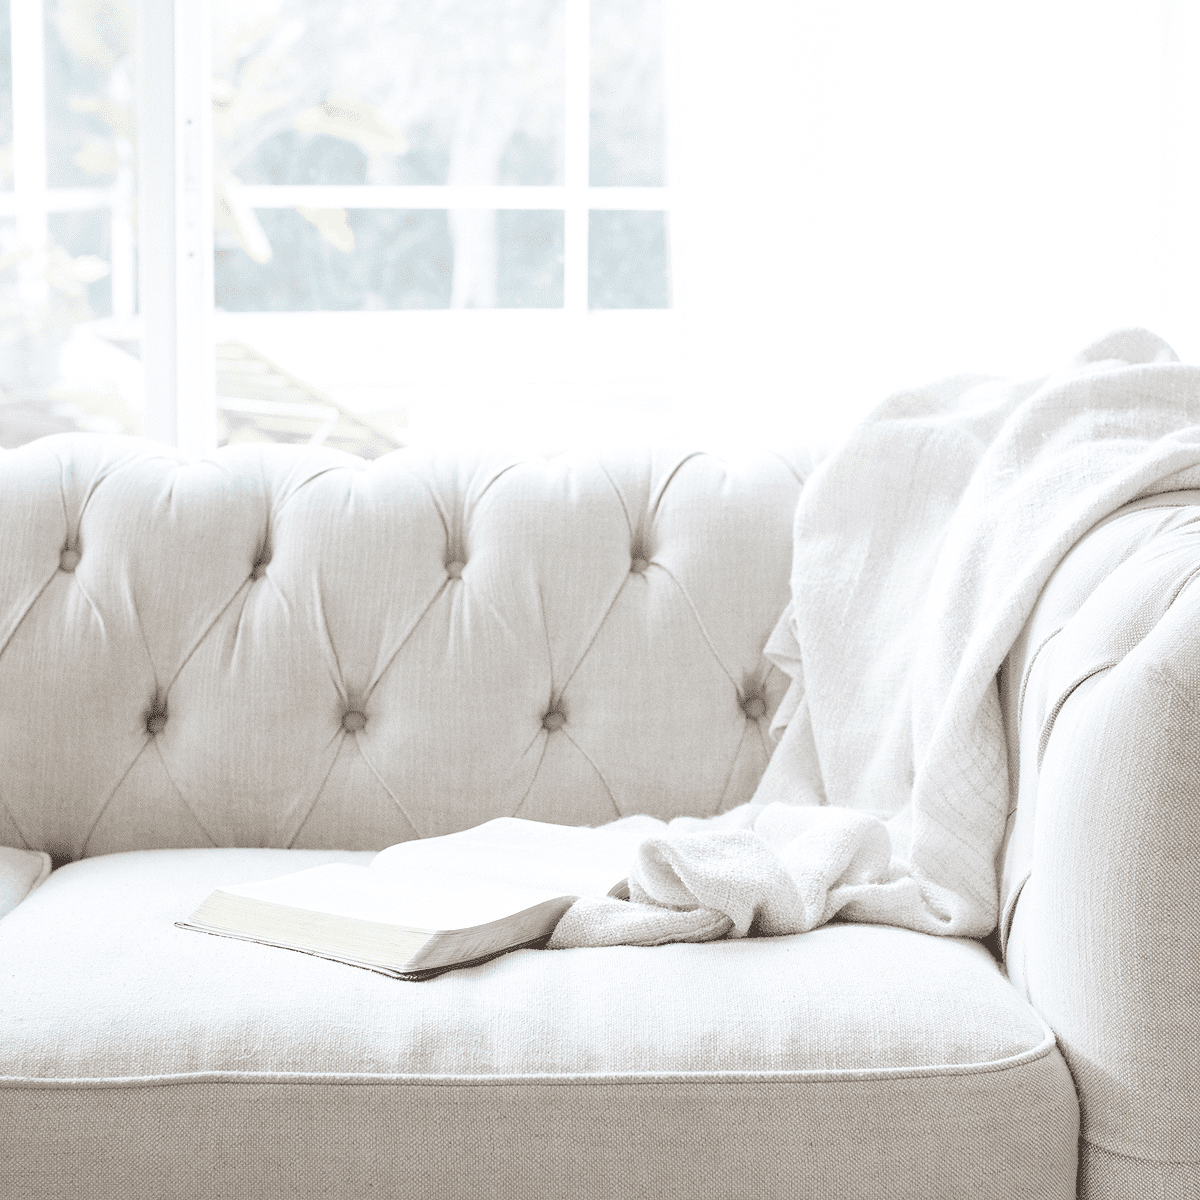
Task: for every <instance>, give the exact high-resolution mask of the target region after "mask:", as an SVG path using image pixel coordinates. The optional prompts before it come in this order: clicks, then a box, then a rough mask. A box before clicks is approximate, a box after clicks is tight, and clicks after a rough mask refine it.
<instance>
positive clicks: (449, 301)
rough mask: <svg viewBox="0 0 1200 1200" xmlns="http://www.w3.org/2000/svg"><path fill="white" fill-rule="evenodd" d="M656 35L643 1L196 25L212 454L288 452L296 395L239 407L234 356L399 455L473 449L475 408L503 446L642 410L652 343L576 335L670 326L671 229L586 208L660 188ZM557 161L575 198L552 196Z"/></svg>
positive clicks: (299, 11)
mask: <svg viewBox="0 0 1200 1200" xmlns="http://www.w3.org/2000/svg"><path fill="white" fill-rule="evenodd" d="M589 11H590V16H589V15H588V14H589ZM572 14H573V15H572ZM662 21H663V14H662V5H661V0H620V2H619V3H613V2H612V0H591V4H590V6H589V5H588V4H586V3H584V4H581V3H579V2H578V0H436V2H433V0H394V2H392V3H389V4H386V5H381V4H377V3H374V2H370V0H214V48H213V63H214V78H213V103H214V109H213V112H214V162H215V167H214V169H215V174H216V180H215V182H216V193H215V194H216V212H215V221H216V241H215V256H216V257H215V300H216V308H217V319H216V333H217V357H218V366H219V369H218V373H217V385H218V386H217V393H218V394H217V404H218V409H219V413H220V414H223V415H219V422H220V424H221V429H222V430H223V431H224V432H223V433H222V436H223V437H226V438H229V439H231V440H232V439H250V438H253V437H254V436H260V437H261V438H263V439H267V440H278V439H281V438H282V439H284V440H287V439H289V438H291V439H295V438H302V433H301V432H300V427H299V426H288V427H287V429H286V430H285V429H284V426H283V425H281V424H280V423H279V422H280V421H284V419H285V417H286V420H287V421H293V420H299V418H298V417H296V416H295V412H294V411H293V409H294V406H295V405H296V404H303V403H305V402H306V401H305V400H303V399H300V398H297V396H296V395H292V396H291V399H290V400H288V401H287V403H288V404H290V405H292V406H293V408H291V409H287V410H286V412H285V410H284V409H282V408H281V409H277V410H270V404H271V402H272V400H271V398H272V396H274V395H276V394H279V395H282V394H283V392H282V391H279V392H278V393H276V392H275V391H271V389H267V390H265V391H262V393H261V394H258V393H256V394H255V396H253V397H250V399H252V400H253V401H254V404H253V406H252V407H250V408H247V407H245V406H242V407H240V408H239V407H238V405H241V404H242V401H243V400H246V399H247V397H246V396H245V395H243V394H242V393H241V392H237V391H236V390H235V389H236V388H241V389H242V391H243V392H244V390H245V386H246V385H245V382H244V379H243V381H242V382H240V383H239V382H238V381H237V380H236V379H235V378H234V376H233V375H231V374H230V371H229V369H228V364H229V363H231V362H240V361H241V358H240V357H239V356H241V355H242V354H243V352H244V350H245V349H246V348H248V349H249V350H250V351H252V352H253V353H254V354H255V355H257V356H259V357H260V358H263V359H265V360H267V361H269V363H270V364H271V366H270V368H269V371H271V372H276V373H282V374H283V375H287V376H288V377H290V378H292V379H293V380H296V381H299V383H300V384H301V385H303V386H302V387H301V389H300V390H301V392H303V393H304V394H305V395H308V396H309V397H310V400H309V401H307V402H311V403H312V404H313V405H316V406H318V407H319V406H320V405H325V406H326V408H328V407H329V406H331V405H332V406H333V408H335V409H337V411H339V412H343V413H345V414H347V419H348V416H349V415H353V416H355V417H356V418H357V419H359V420H361V421H362V422H365V423H368V424H370V425H371V426H372V427H373V428H374V429H375V431H376V433H380V432H381V431H382V432H383V433H386V434H387V435H388V436H391V437H392V438H393V439H394V443H393V444H399V443H400V442H408V441H410V440H412V439H414V438H415V439H417V440H420V438H421V437H422V436H424V435H423V434H422V432H421V431H423V430H424V431H428V430H433V429H442V430H444V429H448V428H452V429H464V428H469V429H475V430H479V429H481V428H482V427H483V426H482V424H481V421H480V419H479V414H478V412H477V411H476V409H477V407H478V405H479V404H480V403H481V401H482V400H483V398H484V397H485V396H491V397H493V401H492V402H491V405H490V409H489V412H488V417H487V419H488V421H489V422H494V423H498V424H499V425H500V426H501V427H503V428H504V429H506V430H508V431H510V432H511V433H513V434H515V435H517V436H523V434H524V432H525V431H527V430H533V429H536V430H538V431H544V430H545V429H546V428H547V419H546V415H545V414H546V413H547V412H551V413H553V414H555V420H556V422H557V425H561V424H562V421H561V417H562V415H563V414H570V413H572V412H577V411H582V410H583V409H586V408H589V407H590V408H591V409H593V410H594V409H596V408H597V406H599V407H603V406H604V404H606V403H608V401H609V400H610V399H612V398H615V399H616V400H617V401H618V402H620V403H622V404H624V405H625V407H626V408H628V407H629V406H630V405H631V404H633V405H636V404H638V403H641V402H642V398H643V394H644V392H645V390H646V386H647V385H646V382H645V381H646V377H647V371H646V363H645V347H646V345H647V344H648V341H647V338H646V337H645V336H640V335H639V336H636V337H635V338H634V341H636V355H635V354H634V353H633V351H632V350H628V349H624V348H623V347H626V346H633V345H634V341H631V340H630V337H631V334H632V331H631V330H627V329H625V328H624V327H618V326H613V327H611V328H609V329H607V330H604V331H601V330H599V329H598V328H596V329H593V328H591V325H590V324H589V322H590V321H592V319H593V318H594V320H595V321H601V320H606V319H609V318H610V317H612V316H614V315H615V313H614V312H613V311H612V310H626V312H627V316H628V317H631V318H640V316H641V311H640V310H646V309H655V308H657V309H663V308H667V307H669V303H670V300H669V297H670V288H669V281H668V278H667V273H668V267H669V261H668V256H667V235H668V221H667V214H666V212H665V211H663V210H662V208H659V209H655V207H654V206H655V203H656V202H657V203H660V204H661V203H662V199H663V198H662V196H661V194H658V196H657V201H656V200H655V199H647V200H646V202H645V204H644V205H639V204H638V203H637V200H638V197H631V196H630V195H629V194H628V193H626V194H625V195H624V196H623V197H609V198H608V203H603V202H602V201H601V200H600V198H599V197H598V196H597V195H596V194H594V193H590V192H588V190H587V185H588V184H589V182H590V186H591V187H593V188H599V187H601V186H610V185H611V186H613V187H621V188H645V187H654V188H660V187H662V185H663V183H664V174H665V172H664V135H663V100H662ZM581 39H582V40H581ZM569 72H573V73H574V74H573V77H572V79H568V73H569ZM569 95H574V96H576V97H580V96H581V97H582V102H583V111H582V112H580V111H578V110H572V111H573V112H574V116H572V117H571V118H570V119H571V122H573V124H571V125H570V126H569V125H568V111H567V109H568V97H569ZM572 103H575V101H572ZM580 117H582V118H583V122H582V125H580V123H579V118H580ZM589 126H590V127H591V129H592V133H591V135H590V136H589V132H588V130H589ZM568 138H572V139H574V141H573V142H572V143H571V147H570V148H569V147H568ZM569 149H570V155H573V156H574V157H573V158H572V161H573V162H576V163H578V164H579V165H581V166H582V167H583V168H585V169H588V168H589V166H590V171H591V178H590V181H589V180H588V178H587V176H586V175H585V176H584V177H583V179H582V185H581V183H580V179H579V178H578V177H575V178H574V181H573V183H572V186H570V187H568V186H567V178H566V164H567V160H568V157H569V155H568V150H569ZM572 170H573V171H574V170H575V168H574V167H573V168H572ZM317 189H319V190H317ZM614 205H619V209H618V208H616V207H614ZM597 206H599V207H601V208H603V209H604V210H605V211H597V212H589V210H590V209H592V208H594V207H597ZM610 208H612V209H613V211H608V210H609V209H610ZM635 208H636V209H637V211H633V209H635ZM651 210H653V211H651ZM572 279H573V280H574V283H573V284H572V283H571V280H572ZM468 310H470V311H471V313H472V314H473V315H471V316H467V315H466V313H467V311H468ZM304 314H310V315H319V314H328V315H329V318H330V319H332V318H333V317H334V316H335V315H336V316H337V317H338V323H337V325H336V329H337V333H336V335H334V334H333V333H332V332H331V331H332V330H333V329H334V328H335V326H334V325H333V324H331V323H328V322H327V323H325V324H314V323H313V322H312V321H310V320H307V319H306V318H305V316H304ZM564 322H567V323H572V322H573V323H574V324H571V325H570V332H568V328H567V325H565V324H564ZM580 322H582V323H583V324H582V325H581V324H580ZM314 337H315V340H314ZM350 345H353V346H354V347H355V351H354V353H353V355H351V354H349V353H348V352H347V347H348V346H350ZM398 345H402V346H403V347H404V353H403V354H397V353H396V347H397V346H398ZM598 362H599V363H601V364H603V365H602V366H600V367H599V368H598V367H597V363H598ZM221 364H225V365H221ZM266 369H267V368H264V370H266ZM622 370H624V372H625V374H626V375H627V376H628V377H629V380H628V381H626V382H621V380H620V376H621V372H622ZM635 377H636V385H635V389H634V390H635V391H636V393H637V399H631V398H630V396H627V395H622V392H623V391H628V390H629V381H633V380H635ZM280 386H282V385H280ZM657 386H658V385H657V384H656V385H655V387H657ZM306 389H307V390H306ZM289 394H290V393H289ZM656 395H657V393H656ZM280 403H283V402H282V401H281V402H280ZM468 409H470V410H471V414H472V415H470V416H467V412H468ZM501 409H502V410H503V412H501V411H500V410H501ZM272 411H273V412H274V415H271V412H272ZM289 413H290V414H291V415H288V414H289ZM268 417H269V418H270V419H268ZM276 418H278V420H276ZM256 422H257V435H256V432H255V429H256ZM285 423H286V422H285ZM319 424H320V422H319V421H317V419H316V417H315V416H314V418H313V421H312V422H310V423H309V425H308V426H305V428H311V429H313V430H317V429H318V426H319ZM557 425H556V427H557ZM490 427H491V426H490V425H489V428H490ZM338 429H339V430H342V432H343V433H345V429H344V427H343V426H341V425H339V426H338ZM281 431H282V432H281ZM312 436H313V437H316V438H320V439H324V438H326V436H327V435H326V434H324V433H320V432H319V431H318V432H314V433H313V434H312ZM330 436H332V435H330ZM339 436H340V435H339ZM346 436H347V437H348V436H349V435H348V434H347V435H346ZM364 436H365V435H364ZM377 445H378V441H377V440H376V441H371V442H370V446H368V445H367V443H366V442H364V444H363V446H362V447H361V448H359V450H358V452H359V453H367V452H368V450H369V449H370V448H371V447H375V446H377Z"/></svg>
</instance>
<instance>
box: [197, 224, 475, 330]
mask: <svg viewBox="0 0 1200 1200" xmlns="http://www.w3.org/2000/svg"><path fill="white" fill-rule="evenodd" d="M254 216H255V219H256V220H257V221H258V222H259V224H260V226H261V229H262V234H263V239H264V242H265V246H266V257H265V261H258V262H256V261H254V259H252V258H251V257H250V255H248V254H247V253H246V251H245V250H244V249H243V248H242V247H241V246H239V245H238V244H237V242H236V241H234V240H233V239H231V238H227V237H219V238H218V241H217V251H216V302H217V307H218V309H223V310H225V311H227V312H321V311H329V312H339V311H340V312H345V311H359V310H363V311H378V310H380V309H406V308H447V307H448V306H449V304H450V287H451V263H452V258H453V251H452V248H451V241H450V232H449V223H448V221H447V214H446V212H445V211H444V210H439V209H408V210H400V211H396V210H388V209H351V210H350V211H347V210H345V209H300V210H297V209H290V208H273V209H260V210H258V212H257V213H255V214H254ZM260 257H261V256H260Z"/></svg>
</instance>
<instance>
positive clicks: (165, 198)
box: [0, 0, 674, 453]
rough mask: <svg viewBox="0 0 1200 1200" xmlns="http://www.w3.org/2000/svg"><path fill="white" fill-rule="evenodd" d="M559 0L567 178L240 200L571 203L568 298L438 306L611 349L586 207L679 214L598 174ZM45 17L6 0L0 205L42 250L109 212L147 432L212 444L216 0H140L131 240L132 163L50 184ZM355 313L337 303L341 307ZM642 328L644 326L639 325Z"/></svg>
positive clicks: (576, 37) (583, 73)
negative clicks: (64, 220) (96, 180)
mask: <svg viewBox="0 0 1200 1200" xmlns="http://www.w3.org/2000/svg"><path fill="white" fill-rule="evenodd" d="M564 2H565V12H564V16H565V43H566V44H565V57H566V63H565V74H566V96H565V135H564V136H565V146H564V151H565V153H564V160H565V161H564V183H563V184H562V185H559V186H535V187H530V186H492V187H463V186H454V185H436V184H430V185H419V186H407V187H387V186H372V185H369V184H368V185H356V186H301V185H296V186H293V185H270V186H244V187H243V188H242V197H243V199H244V200H245V202H246V203H247V204H248V205H249V206H250V207H252V208H256V209H258V208H262V209H269V208H294V207H298V206H309V207H313V208H344V209H393V210H394V209H441V210H454V209H496V210H502V209H509V210H554V211H560V212H562V213H563V215H564V216H563V226H564V228H563V259H564V262H563V306H562V309H561V311H560V310H553V311H548V310H532V311H530V310H508V309H493V310H475V311H471V312H470V313H460V312H458V311H457V310H449V311H447V312H445V313H442V312H441V311H440V310H438V311H439V317H440V318H441V319H443V320H447V321H455V322H457V323H458V324H460V325H461V326H462V333H463V334H464V336H465V337H467V338H468V339H469V338H471V337H473V336H477V333H478V332H482V331H483V329H484V328H486V327H489V326H490V327H491V328H492V333H491V338H492V341H493V342H494V341H495V340H496V339H501V340H502V339H504V338H506V337H508V336H510V335H511V333H512V332H513V331H514V329H517V331H518V332H519V331H520V330H521V329H523V330H524V331H525V333H526V334H527V335H528V337H529V339H530V343H531V344H546V345H547V346H548V348H550V347H552V346H554V345H556V344H557V342H558V339H557V338H556V336H555V335H556V334H557V333H558V332H566V333H567V337H566V340H565V342H564V343H563V344H567V343H569V345H570V347H571V349H570V352H569V354H570V355H575V356H578V355H579V351H580V347H587V346H592V347H593V349H594V357H599V358H605V357H608V358H611V350H612V345H613V338H614V333H615V334H616V338H617V341H618V342H619V341H620V338H621V331H620V329H616V330H614V328H613V327H612V325H611V323H610V325H609V328H608V329H607V330H605V331H604V334H603V337H602V338H599V339H597V337H595V336H593V335H594V334H595V333H596V332H597V330H596V324H597V318H598V320H599V323H604V322H605V319H606V318H609V319H610V322H611V318H612V317H614V316H618V314H617V313H615V312H611V311H606V310H600V311H594V310H593V311H589V307H588V226H589V214H590V212H591V211H593V210H597V209H607V210H642V211H661V212H663V213H667V214H670V213H671V212H672V209H673V206H674V197H673V194H672V190H671V188H670V187H592V186H590V184H589V178H588V176H589V111H590V86H589V85H590V23H591V21H590V18H591V12H590V0H564ZM44 21H45V5H44V0H20V2H19V3H14V4H12V5H11V23H12V29H11V33H12V45H13V73H12V78H13V127H14V185H13V190H12V191H11V192H9V193H0V216H13V217H15V218H16V221H17V225H18V231H19V234H20V236H21V240H22V241H23V242H24V243H25V244H26V245H27V246H28V247H31V248H33V249H34V250H35V252H42V253H44V252H45V250H46V249H47V248H48V245H49V227H48V216H49V214H51V213H58V212H81V211H104V212H107V213H108V216H109V220H110V236H111V258H112V262H111V276H110V280H111V287H112V320H111V321H110V322H104V324H105V325H106V326H109V327H110V328H111V329H113V330H115V331H116V332H118V333H119V334H125V335H126V336H128V335H129V334H133V335H134V336H139V337H140V340H141V346H142V366H143V371H144V399H143V434H144V436H146V437H149V438H152V439H155V440H157V441H162V442H166V443H169V444H172V445H176V446H178V447H179V448H180V449H182V450H184V451H185V452H188V453H204V452H206V451H209V450H212V449H213V448H215V446H216V443H217V421H216V409H217V402H218V398H217V396H216V387H215V356H214V349H215V347H214V317H215V313H214V295H213V249H214V247H213V211H212V175H213V162H212V124H211V117H212V5H211V0H137V38H136V56H137V94H138V95H137V104H138V145H137V162H138V167H137V213H138V228H137V239H136V253H135V244H134V236H133V212H134V204H133V201H134V194H133V192H134V184H133V171H132V169H131V167H130V166H129V165H127V164H126V165H123V166H122V168H121V169H120V170H119V172H118V176H117V179H116V181H115V182H114V183H113V184H112V185H111V186H109V187H99V188H74V187H73V188H49V187H47V169H46V106H45V35H44ZM668 221H670V217H668ZM40 267H41V264H40V263H39V262H37V259H36V253H35V256H34V257H33V258H31V260H30V262H29V264H28V266H27V268H26V279H25V280H23V282H22V287H23V292H24V294H25V295H26V298H27V299H29V300H31V301H36V300H37V299H39V298H44V296H43V293H44V289H45V286H46V285H45V282H44V273H43V272H42V271H41V269H40ZM670 269H671V268H670V266H669V267H668V270H669V271H670ZM135 273H136V286H135ZM35 293H36V294H35ZM668 312H669V310H668ZM668 312H664V311H663V310H647V311H645V312H643V311H642V310H620V312H619V319H623V320H624V321H625V322H626V323H629V322H631V321H632V323H633V324H642V323H645V322H652V323H654V327H655V329H656V330H657V329H661V328H663V325H664V318H667V319H668V320H670V319H671V318H669V317H668ZM639 314H640V316H639ZM276 315H277V316H279V317H281V318H282V317H285V316H287V317H295V318H304V317H311V316H312V314H300V313H296V314H276ZM331 315H333V314H331ZM354 315H357V314H352V313H337V314H336V316H337V317H338V318H340V319H345V318H347V317H353V316H354ZM395 315H396V316H397V317H401V318H404V317H408V318H410V319H412V320H413V321H414V323H415V322H416V321H420V320H421V319H422V318H426V319H427V318H428V317H429V316H430V315H432V313H431V311H426V310H412V312H411V313H404V314H395ZM547 318H550V322H549V323H548V322H547ZM501 323H503V324H502V325H501ZM564 326H565V329H564ZM518 327H519V328H518ZM469 330H471V331H476V333H472V332H468V331H469ZM642 337H643V341H644V333H643V335H642ZM485 340H486V339H485ZM584 357H586V355H584ZM434 369H435V368H434V367H433V365H432V364H430V365H427V366H426V368H425V372H426V375H430V374H431V373H432V372H433V371H434Z"/></svg>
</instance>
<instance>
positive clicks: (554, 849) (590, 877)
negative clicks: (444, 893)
mask: <svg viewBox="0 0 1200 1200" xmlns="http://www.w3.org/2000/svg"><path fill="white" fill-rule="evenodd" d="M645 836H646V835H645V833H644V832H633V831H632V830H630V831H626V832H624V833H618V832H613V831H610V830H606V829H587V828H582V827H580V828H576V827H574V826H570V825H551V824H547V823H546V822H543V821H526V820H522V819H521V818H520V817H497V818H496V819H495V820H493V821H486V822H485V823H484V824H482V825H476V826H475V827H474V828H473V829H464V830H462V831H461V832H460V833H449V834H446V835H444V836H442V837H432V838H420V839H414V840H413V841H409V842H400V843H399V844H398V845H395V846H389V847H388V848H387V849H386V850H381V851H380V852H379V853H378V854H377V855H376V856H375V857H374V859H372V860H371V865H370V867H369V868H368V869H369V871H370V873H371V874H372V875H374V876H379V877H381V878H384V879H387V880H389V881H394V882H396V883H399V882H400V881H403V880H405V879H408V878H409V877H411V876H414V875H416V874H423V875H435V876H445V877H446V878H449V877H450V876H453V877H455V878H456V879H465V880H474V881H478V882H479V883H480V884H481V885H482V886H484V887H486V888H487V889H493V888H499V887H501V886H503V885H505V884H518V883H519V884H520V885H521V886H523V887H529V888H534V889H539V890H541V891H543V892H544V893H545V894H546V895H547V896H606V895H608V894H609V892H610V891H611V890H612V888H613V887H614V885H616V884H618V883H620V882H621V881H622V880H623V879H625V878H626V876H627V875H628V874H629V871H630V868H631V867H632V866H633V863H634V860H635V859H636V857H637V849H638V846H639V845H640V844H641V843H642V841H643V840H644V839H645ZM443 928H445V927H444V926H443Z"/></svg>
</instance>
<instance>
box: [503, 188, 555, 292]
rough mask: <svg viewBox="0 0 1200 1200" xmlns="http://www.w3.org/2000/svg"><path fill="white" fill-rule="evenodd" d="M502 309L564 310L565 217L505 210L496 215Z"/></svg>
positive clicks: (542, 212) (540, 212)
mask: <svg viewBox="0 0 1200 1200" xmlns="http://www.w3.org/2000/svg"><path fill="white" fill-rule="evenodd" d="M496 241H497V244H498V247H499V256H498V263H497V275H498V278H497V281H496V306H497V307H498V308H562V306H563V214H562V213H561V212H551V211H537V210H533V211H528V212H521V211H519V210H517V209H505V210H502V211H501V212H498V213H497V214H496Z"/></svg>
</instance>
